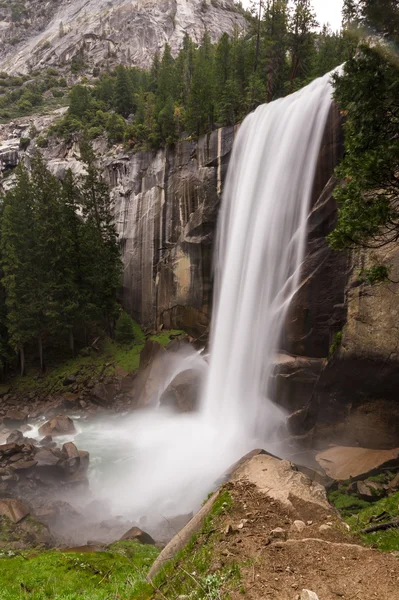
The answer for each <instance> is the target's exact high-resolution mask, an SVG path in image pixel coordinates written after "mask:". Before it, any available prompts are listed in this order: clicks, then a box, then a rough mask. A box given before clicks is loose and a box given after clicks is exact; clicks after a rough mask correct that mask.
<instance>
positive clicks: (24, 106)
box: [17, 98, 33, 113]
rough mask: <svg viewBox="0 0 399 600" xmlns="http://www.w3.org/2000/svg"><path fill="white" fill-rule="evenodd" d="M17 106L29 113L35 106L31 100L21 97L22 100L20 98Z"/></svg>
mask: <svg viewBox="0 0 399 600" xmlns="http://www.w3.org/2000/svg"><path fill="white" fill-rule="evenodd" d="M17 108H18V110H20V111H21V112H24V113H28V112H30V111H31V110H32V108H33V106H32V103H31V102H30V101H29V100H26V99H25V98H21V100H19V101H18V102H17Z"/></svg>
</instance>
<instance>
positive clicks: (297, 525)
mask: <svg viewBox="0 0 399 600" xmlns="http://www.w3.org/2000/svg"><path fill="white" fill-rule="evenodd" d="M305 527H306V524H305V523H304V522H303V521H294V522H293V524H292V525H291V531H297V532H298V533H302V531H303V530H304V529H305Z"/></svg>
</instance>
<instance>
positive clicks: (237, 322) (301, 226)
mask: <svg viewBox="0 0 399 600" xmlns="http://www.w3.org/2000/svg"><path fill="white" fill-rule="evenodd" d="M331 94H332V88H331V84H330V76H329V75H327V76H325V77H323V78H321V79H318V80H316V81H314V82H313V83H312V84H311V85H309V86H308V87H306V88H304V89H303V90H301V91H299V92H297V93H296V94H293V95H291V96H289V97H287V98H284V99H281V100H277V101H276V102H273V103H271V104H269V105H265V106H261V107H259V108H258V109H257V110H256V111H255V112H254V113H253V114H251V115H250V116H249V117H248V118H247V119H245V121H244V123H243V125H242V126H241V128H240V131H239V134H238V137H237V140H236V142H235V146H234V151H233V156H232V159H231V163H230V167H229V173H228V178H227V183H226V187H225V192H224V196H223V207H222V211H221V214H220V217H219V228H218V244H217V251H216V281H215V303H214V316H213V324H212V334H211V351H210V365H209V372H208V376H207V378H206V383H205V385H204V391H203V395H202V402H201V407H200V410H199V411H198V412H197V413H194V414H185V415H176V414H173V413H171V412H170V411H169V412H168V411H163V410H159V409H158V410H149V411H145V412H140V413H135V414H132V415H130V416H128V417H127V416H126V417H124V418H123V420H119V421H115V422H110V421H109V420H108V421H107V423H106V424H103V425H102V426H101V427H97V428H96V427H95V426H93V425H91V426H90V431H88V432H87V433H86V434H85V432H84V431H83V433H82V437H81V439H80V440H78V444H79V446H80V447H81V448H87V449H88V450H89V451H91V453H92V456H95V455H96V454H98V446H100V447H101V453H102V454H103V455H104V456H105V455H106V454H107V456H108V459H107V464H106V469H105V467H104V469H103V470H101V469H100V473H99V475H98V476H97V478H96V479H95V480H93V482H92V487H93V491H94V493H95V494H96V496H97V497H99V498H100V499H101V498H102V499H103V500H104V501H108V502H109V503H110V504H111V506H112V508H113V511H114V512H115V513H116V514H118V513H119V514H123V515H125V516H127V517H129V518H132V519H135V520H136V521H139V517H141V516H143V515H145V516H147V517H148V518H149V519H150V520H151V521H156V520H157V519H158V520H162V519H163V518H169V517H171V516H173V515H176V514H183V513H187V512H190V511H191V510H195V509H196V508H198V506H199V504H200V502H201V501H202V500H203V498H204V497H205V496H206V494H207V492H208V491H210V490H211V489H212V486H213V484H214V482H215V480H216V479H217V478H218V477H220V476H221V474H222V473H223V471H224V470H225V469H226V468H227V467H229V466H230V465H231V464H232V463H233V462H235V461H236V460H237V459H239V458H240V457H241V456H242V455H243V454H244V453H245V452H248V451H249V450H252V449H254V448H255V447H259V446H263V447H264V448H266V449H269V450H270V449H271V450H275V447H273V445H272V444H273V441H275V439H276V433H277V432H278V428H279V427H280V426H281V425H282V424H283V422H284V415H283V414H282V412H281V411H280V410H279V409H278V408H277V407H276V406H274V405H273V403H272V402H271V401H270V400H269V399H268V398H267V397H266V390H267V382H268V379H269V377H270V373H271V368H272V362H273V357H274V354H275V352H276V350H277V348H278V344H279V341H280V336H281V332H282V326H283V323H284V319H285V317H286V314H287V309H288V307H289V304H290V301H291V299H292V297H293V295H294V294H295V291H296V289H297V286H298V281H299V275H300V268H301V264H302V262H303V257H304V249H305V243H306V224H307V215H308V212H309V207H310V200H311V195H312V189H313V183H314V178H315V170H316V164H317V159H318V155H319V151H320V145H321V141H322V137H323V133H324V130H325V126H326V122H327V117H328V113H329V110H330V106H331ZM186 360H187V358H186ZM185 365H187V362H186V363H185ZM184 368H186V367H184ZM162 391H163V390H160V393H161V392H162ZM275 451H276V450H275Z"/></svg>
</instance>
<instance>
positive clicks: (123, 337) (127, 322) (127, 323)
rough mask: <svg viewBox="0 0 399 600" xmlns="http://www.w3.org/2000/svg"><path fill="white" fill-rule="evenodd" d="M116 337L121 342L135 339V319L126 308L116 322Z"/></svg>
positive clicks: (125, 342) (124, 342)
mask: <svg viewBox="0 0 399 600" xmlns="http://www.w3.org/2000/svg"><path fill="white" fill-rule="evenodd" d="M115 339H116V341H117V342H120V343H121V344H127V343H128V342H132V341H133V339H134V321H133V319H132V318H131V317H130V316H129V315H128V314H127V313H126V312H125V311H124V310H123V311H122V312H121V314H120V315H119V318H118V320H117V322H116V328H115Z"/></svg>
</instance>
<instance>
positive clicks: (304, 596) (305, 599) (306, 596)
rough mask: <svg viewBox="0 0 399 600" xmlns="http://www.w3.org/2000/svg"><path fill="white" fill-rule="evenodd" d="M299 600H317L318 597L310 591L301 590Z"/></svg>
mask: <svg viewBox="0 0 399 600" xmlns="http://www.w3.org/2000/svg"><path fill="white" fill-rule="evenodd" d="M300 600H319V597H318V595H317V594H316V593H315V592H312V591H310V590H302V593H301V595H300Z"/></svg>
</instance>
